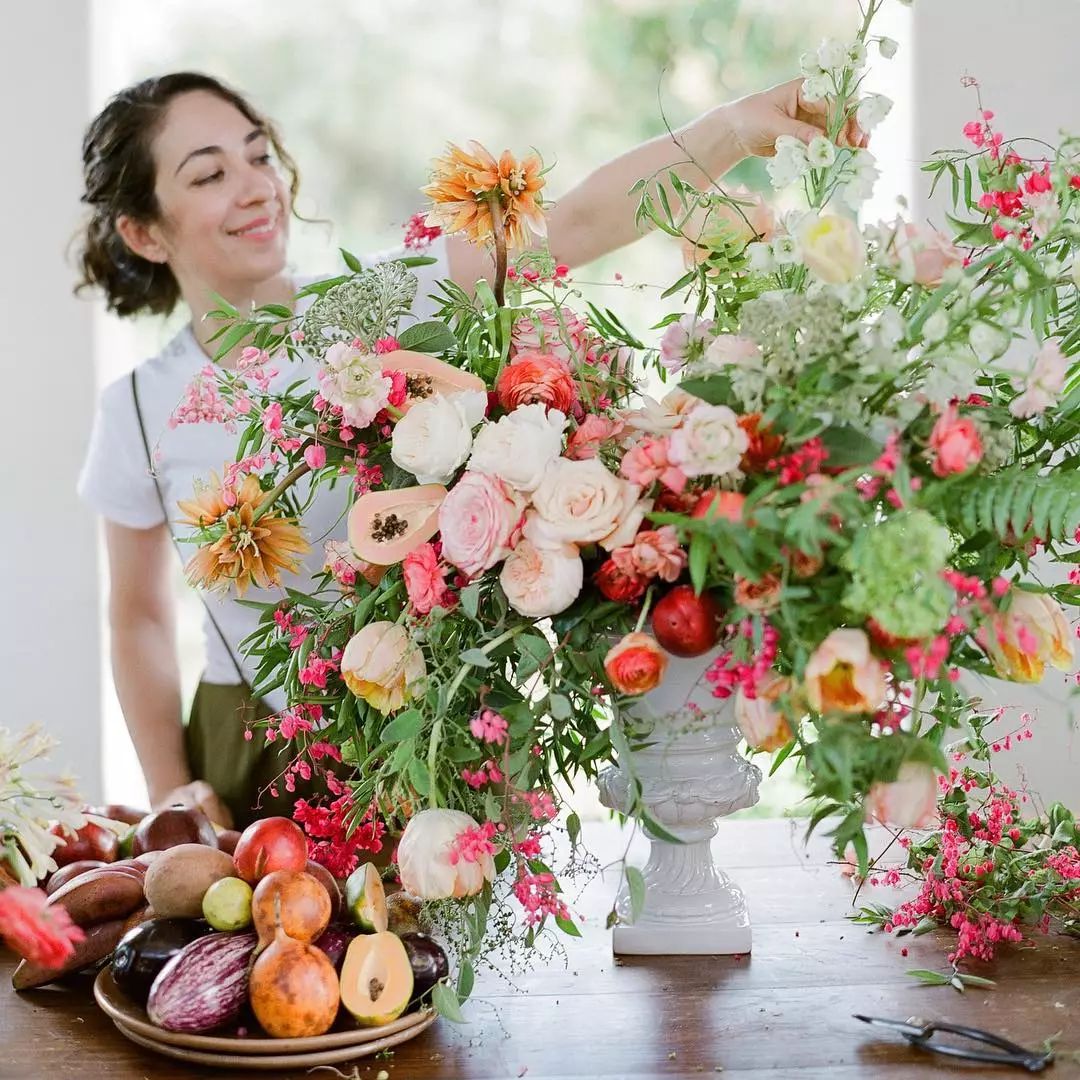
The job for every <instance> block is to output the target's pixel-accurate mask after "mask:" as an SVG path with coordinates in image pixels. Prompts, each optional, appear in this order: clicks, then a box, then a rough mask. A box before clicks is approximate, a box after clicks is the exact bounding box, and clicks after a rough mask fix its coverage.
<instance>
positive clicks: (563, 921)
mask: <svg viewBox="0 0 1080 1080" xmlns="http://www.w3.org/2000/svg"><path fill="white" fill-rule="evenodd" d="M555 925H556V926H557V927H558V928H559V929H560V930H561V931H562V932H563V933H564V934H566V935H567V936H568V937H581V931H580V930H579V929H578V928H577V925H576V924H575V923H574V922H572V921H571V920H570V919H567V918H566V917H565V916H563V915H556V916H555Z"/></svg>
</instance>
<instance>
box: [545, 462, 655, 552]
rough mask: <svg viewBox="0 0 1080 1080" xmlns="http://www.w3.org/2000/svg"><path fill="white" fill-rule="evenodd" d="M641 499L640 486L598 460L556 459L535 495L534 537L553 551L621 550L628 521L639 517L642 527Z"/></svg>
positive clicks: (642, 511)
mask: <svg viewBox="0 0 1080 1080" xmlns="http://www.w3.org/2000/svg"><path fill="white" fill-rule="evenodd" d="M640 494H641V488H639V487H638V486H637V484H631V483H630V481H629V480H623V479H622V478H621V477H618V476H615V475H614V474H613V473H611V472H609V471H608V469H607V468H606V466H605V465H604V464H603V462H601V461H600V460H599V459H598V458H588V459H587V460H585V461H571V460H569V459H568V458H558V459H557V460H555V461H553V462H551V464H550V465H548V467H547V471H546V472H545V473H544V479H543V480H542V481H541V483H540V486H539V487H538V488H537V489H536V491H535V493H534V494H533V506H534V507H535V509H536V520H535V522H534V523H533V533H532V536H531V537H530V538H531V539H533V540H534V542H537V541H539V542H540V543H545V544H549V545H551V546H556V545H558V544H561V543H571V544H591V543H600V544H602V545H603V546H604V547H609V545H610V546H611V547H619V546H620V545H621V544H622V543H625V542H627V541H626V540H625V533H626V531H627V520H628V519H630V518H632V517H634V516H637V525H640V523H641V519H642V517H643V516H644V513H645V511H644V510H642V509H641V508H640V507H639V506H638V497H639V496H640ZM637 525H634V526H633V528H634V532H637ZM632 535H633V534H631V536H632Z"/></svg>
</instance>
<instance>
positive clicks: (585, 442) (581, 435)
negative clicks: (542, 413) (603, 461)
mask: <svg viewBox="0 0 1080 1080" xmlns="http://www.w3.org/2000/svg"><path fill="white" fill-rule="evenodd" d="M511 415H514V414H513V413H511ZM625 426H626V425H625V424H624V423H623V422H622V421H621V420H613V419H612V418H611V417H610V416H604V415H602V414H601V413H589V414H588V416H586V417H585V419H584V420H582V422H581V423H580V424H578V426H577V428H576V429H575V430H574V433H573V434H572V435H571V436H570V438H569V439H568V440H567V442H566V456H567V457H568V458H570V459H571V460H573V461H584V460H585V459H586V458H593V457H596V455H597V453H598V452H599V450H600V444H601V443H605V442H607V441H608V440H609V439H615V438H618V436H619V435H621V434H622V431H623V428H624V427H625Z"/></svg>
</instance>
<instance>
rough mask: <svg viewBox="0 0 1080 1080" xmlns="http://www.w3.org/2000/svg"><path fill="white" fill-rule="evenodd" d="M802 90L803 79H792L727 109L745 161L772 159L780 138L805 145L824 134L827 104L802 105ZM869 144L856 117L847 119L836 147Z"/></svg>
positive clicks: (732, 129) (811, 102)
mask: <svg viewBox="0 0 1080 1080" xmlns="http://www.w3.org/2000/svg"><path fill="white" fill-rule="evenodd" d="M802 87H803V80H802V79H792V80H791V82H786V83H781V84H780V85H779V86H774V87H772V88H771V89H769V90H762V91H760V92H759V93H756V94H750V95H749V96H747V97H744V98H740V99H739V100H738V101H734V102H732V103H731V105H729V106H728V107H727V108H728V122H729V123H730V124H731V133H732V136H733V137H734V139H735V142H736V144H737V145H738V148H739V150H740V151H741V152H742V155H743V156H744V157H749V156H751V155H752V156H754V157H772V156H773V154H775V153H776V140H777V138H778V137H779V136H780V135H793V136H794V137H795V138H796V139H798V140H800V141H801V142H804V143H808V142H809V141H810V140H811V139H813V138H814V137H815V136H817V135H824V134H825V125H826V123H827V122H828V111H829V102H828V101H827V100H825V99H822V100H821V101H805V100H804V99H803V97H802ZM868 142H869V138H868V136H867V135H865V134H864V133H863V132H862V131H861V130H860V129H859V125H858V124H857V123H856V122H855V117H854V116H851V117H849V118H848V120H847V122H846V123H845V125H844V129H843V131H841V133H840V137H839V139H838V140H837V144H838V145H839V146H851V147H856V146H857V147H865V146H866V145H867V143H868Z"/></svg>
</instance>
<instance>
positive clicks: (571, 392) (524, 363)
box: [495, 352, 578, 413]
mask: <svg viewBox="0 0 1080 1080" xmlns="http://www.w3.org/2000/svg"><path fill="white" fill-rule="evenodd" d="M495 393H496V394H498V397H499V404H500V405H501V406H502V407H503V408H504V409H506V410H507V411H508V412H509V411H511V410H513V409H516V408H518V406H520V405H532V404H534V403H535V404H539V405H546V406H548V408H550V409H558V410H559V412H563V413H569V412H570V411H571V409H572V408H573V406H574V404H575V402H576V401H577V399H578V388H577V383H576V382H575V381H574V376H573V375H572V374H571V373H570V369H569V368H568V367H567V366H566V364H565V363H564V362H563V361H562V360H560V359H559V358H558V357H557V356H554V355H552V354H551V353H542V352H519V353H518V354H517V356H515V357H514V359H513V360H512V361H511V362H510V363H509V364H507V365H506V367H504V368H503V369H502V371H501V372H500V373H499V377H498V379H497V380H496V382H495Z"/></svg>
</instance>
